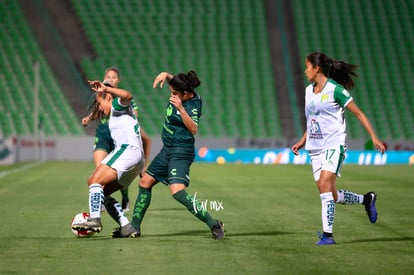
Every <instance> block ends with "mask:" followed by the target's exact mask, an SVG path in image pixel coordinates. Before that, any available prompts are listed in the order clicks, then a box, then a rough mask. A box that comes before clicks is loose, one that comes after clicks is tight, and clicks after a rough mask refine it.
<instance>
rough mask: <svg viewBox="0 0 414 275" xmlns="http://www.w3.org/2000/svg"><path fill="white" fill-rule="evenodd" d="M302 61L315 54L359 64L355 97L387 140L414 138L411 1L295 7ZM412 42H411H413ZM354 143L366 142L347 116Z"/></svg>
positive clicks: (316, 1) (355, 0) (319, 0)
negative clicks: (358, 141) (319, 53)
mask: <svg viewBox="0 0 414 275" xmlns="http://www.w3.org/2000/svg"><path fill="white" fill-rule="evenodd" d="M292 6H293V12H294V16H295V24H296V32H297V37H298V44H299V48H300V49H299V50H300V53H301V60H304V58H305V56H306V55H307V54H308V53H310V52H313V51H322V52H325V53H327V54H328V55H329V56H331V57H333V58H336V59H342V60H346V61H348V62H350V63H355V64H359V65H360V68H359V70H358V74H359V78H358V79H357V80H356V87H355V88H354V90H353V91H351V93H352V94H353V96H354V97H355V101H356V102H357V103H358V105H360V107H361V108H362V109H363V110H364V112H365V113H366V114H367V116H368V117H369V118H370V120H371V122H372V123H373V124H374V127H375V129H376V130H377V132H378V134H379V136H380V137H381V138H383V139H412V138H414V127H413V126H414V111H413V110H414V109H413V108H412V106H413V104H414V96H413V89H412V83H411V84H410V83H409V82H410V81H412V79H414V76H413V70H412V69H411V68H412V64H413V63H412V62H413V61H412V60H413V59H412V57H413V56H414V50H413V47H412V41H414V37H413V36H414V35H413V34H414V32H413V21H412V14H410V11H412V10H413V8H414V3H413V2H412V1H393V0H384V1H359V0H350V1H323V0H311V1H299V0H295V1H293V2H292ZM410 41H411V42H410ZM347 117H348V124H349V127H350V131H349V136H350V137H351V138H368V137H369V136H368V134H367V133H366V131H365V130H364V129H363V127H362V126H361V125H360V123H359V122H358V121H357V120H356V118H354V117H353V116H352V115H350V114H349V113H348V114H347Z"/></svg>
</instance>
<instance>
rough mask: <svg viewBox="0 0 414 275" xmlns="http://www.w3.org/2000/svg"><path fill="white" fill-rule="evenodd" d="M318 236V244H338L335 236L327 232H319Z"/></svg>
mask: <svg viewBox="0 0 414 275" xmlns="http://www.w3.org/2000/svg"><path fill="white" fill-rule="evenodd" d="M318 237H319V241H318V242H316V243H315V244H317V245H329V244H336V242H335V240H334V238H333V236H332V237H328V236H326V235H325V234H323V233H319V232H318Z"/></svg>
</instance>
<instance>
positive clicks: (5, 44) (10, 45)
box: [0, 1, 83, 137]
mask: <svg viewBox="0 0 414 275" xmlns="http://www.w3.org/2000/svg"><path fill="white" fill-rule="evenodd" d="M0 14H1V15H2V28H0V48H1V49H2V53H1V55H0V62H1V64H2V73H1V74H0V85H1V87H2V96H1V97H0V112H1V115H0V133H1V135H2V136H3V137H8V136H11V135H30V134H33V131H34V130H33V129H34V127H35V126H34V119H33V110H34V93H33V88H34V66H33V64H34V63H35V62H38V63H39V68H40V69H39V72H40V74H39V76H40V77H39V100H40V106H39V114H40V115H39V120H40V123H39V125H41V126H42V127H41V128H40V129H41V130H43V131H44V133H45V135H81V134H83V129H82V126H81V125H80V123H79V119H77V118H76V116H75V114H74V112H73V110H72V109H71V108H70V107H69V104H68V101H67V100H66V98H65V97H64V96H63V93H62V90H61V88H60V87H59V86H58V84H57V81H56V79H54V77H53V74H52V73H51V71H50V68H49V66H48V65H47V63H46V61H45V59H44V56H43V54H42V51H41V50H40V48H39V47H38V45H37V43H36V40H35V39H34V37H33V34H32V33H31V31H30V27H29V26H28V24H27V22H26V21H25V17H24V14H23V12H22V10H21V9H20V6H19V2H18V1H3V2H2V4H1V5H0ZM39 125H38V126H39Z"/></svg>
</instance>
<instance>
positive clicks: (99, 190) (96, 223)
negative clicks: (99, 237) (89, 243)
mask: <svg viewBox="0 0 414 275" xmlns="http://www.w3.org/2000/svg"><path fill="white" fill-rule="evenodd" d="M116 179H117V172H116V170H114V169H112V168H111V167H109V166H108V165H106V164H100V165H99V166H98V167H96V168H95V170H94V172H93V173H92V175H91V176H90V177H89V179H88V185H89V215H90V217H89V219H88V221H87V222H85V223H82V224H74V225H73V228H74V229H76V230H92V231H94V232H101V230H102V223H101V208H102V204H103V203H104V190H103V186H104V185H106V184H108V183H110V182H112V181H115V180H116Z"/></svg>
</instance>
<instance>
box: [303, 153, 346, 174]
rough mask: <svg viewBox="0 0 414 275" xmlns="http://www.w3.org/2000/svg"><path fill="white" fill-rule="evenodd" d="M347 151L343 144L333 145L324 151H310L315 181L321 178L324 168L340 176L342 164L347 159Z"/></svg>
mask: <svg viewBox="0 0 414 275" xmlns="http://www.w3.org/2000/svg"><path fill="white" fill-rule="evenodd" d="M345 152H346V147H345V146H343V145H339V146H337V147H331V148H328V149H326V150H324V151H322V152H317V153H312V152H309V156H310V159H311V163H312V170H313V178H314V179H315V181H318V180H319V178H320V176H321V171H322V170H325V171H329V172H332V173H334V174H336V176H338V177H340V176H341V169H342V164H343V162H344V160H345Z"/></svg>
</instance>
